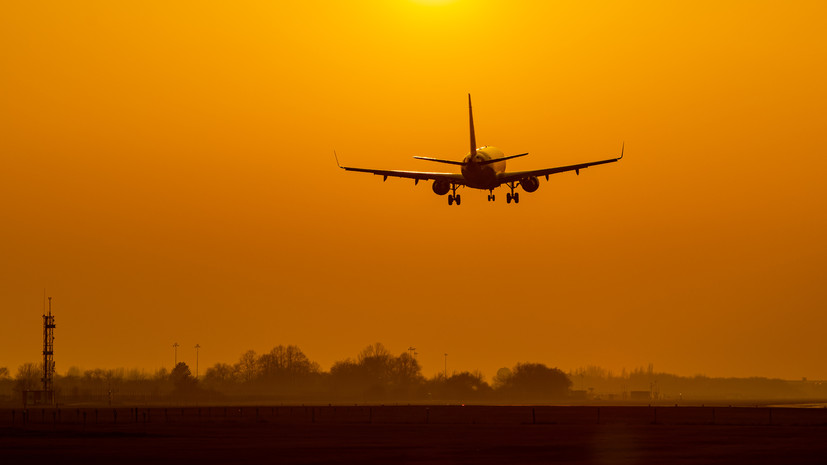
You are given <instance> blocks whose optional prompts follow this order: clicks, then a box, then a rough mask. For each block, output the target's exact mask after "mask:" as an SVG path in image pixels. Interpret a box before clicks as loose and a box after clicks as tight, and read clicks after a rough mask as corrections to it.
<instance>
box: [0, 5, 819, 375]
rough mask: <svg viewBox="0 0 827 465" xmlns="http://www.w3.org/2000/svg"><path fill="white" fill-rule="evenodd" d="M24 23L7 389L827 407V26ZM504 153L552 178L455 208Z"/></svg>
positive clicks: (149, 11)
mask: <svg viewBox="0 0 827 465" xmlns="http://www.w3.org/2000/svg"><path fill="white" fill-rule="evenodd" d="M433 3H434V2H424V1H423V2H416V1H410V0H397V1H391V0H383V1H378V0H377V1H340V2H336V1H304V2H291V4H290V5H291V6H287V2H263V1H262V2H205V1H193V2H166V1H139V2H138V1H136V2H110V1H99V2H92V1H79V2H47V3H45V4H41V3H33V2H25V1H16V0H12V1H6V2H3V3H2V5H0V44H2V46H0V315H2V325H0V366H7V367H9V369H10V371H12V373H15V372H16V368H17V366H18V365H20V364H21V363H23V362H27V361H38V360H39V358H40V355H39V354H40V350H41V349H40V345H41V343H42V340H41V320H40V313H41V308H42V307H41V299H42V292H43V289H44V287H45V288H46V289H47V292H48V294H49V295H52V296H54V299H55V300H54V309H55V313H56V322H57V330H56V341H55V350H56V355H55V360H56V362H57V369H58V372H60V373H63V372H65V370H66V369H67V368H69V367H70V366H79V367H81V368H95V367H104V368H105V367H122V366H123V367H142V368H145V369H146V370H147V371H152V370H155V369H157V368H159V367H161V366H166V367H167V368H169V367H170V365H171V364H172V357H173V352H172V347H171V346H172V343H173V342H178V343H180V344H181V345H182V349H180V351H179V359H181V360H184V361H188V362H190V363H193V362H194V358H195V353H194V349H192V348H191V347H193V346H194V345H195V344H196V343H198V344H200V345H201V346H202V349H201V358H200V361H201V369H202V371H203V370H204V368H205V367H207V366H209V365H212V364H214V363H216V362H234V361H235V360H237V358H238V356H239V355H240V354H241V353H242V352H244V351H245V350H247V349H255V350H257V351H259V352H262V351H268V350H269V349H270V348H272V347H273V346H275V345H278V344H296V345H298V346H300V347H301V348H302V349H303V350H304V351H305V353H306V354H307V355H308V356H309V357H310V358H311V359H312V360H315V361H317V362H319V363H320V364H321V366H322V367H323V368H325V369H327V368H329V367H330V365H331V363H332V362H334V361H335V360H339V359H343V358H345V357H348V356H354V355H355V354H356V353H357V352H358V351H359V350H360V349H361V348H362V347H364V346H365V345H367V344H369V343H373V342H376V341H381V342H384V343H385V344H386V345H387V346H388V347H389V348H390V349H391V350H392V351H393V352H395V353H401V352H403V351H404V350H405V349H407V348H408V347H409V346H414V347H416V348H417V352H418V353H419V360H420V362H421V363H422V365H423V367H424V372H425V374H426V375H431V374H433V373H435V372H437V371H439V370H442V366H443V353H446V352H447V353H448V354H449V358H448V363H449V370H454V369H456V370H473V369H480V370H482V371H483V373H484V374H486V375H487V377H488V379H489V380H490V377H491V376H493V374H494V373H495V371H496V369H497V368H499V367H502V366H512V365H514V363H516V362H520V361H533V362H542V363H546V364H548V365H550V366H557V367H560V368H562V369H564V370H568V369H572V368H577V367H580V366H584V365H587V364H595V365H600V366H603V367H606V368H609V369H612V370H614V371H615V372H616V373H619V372H620V370H621V369H622V368H623V367H626V368H627V369H631V368H634V367H638V366H642V365H646V364H648V363H650V362H651V363H654V365H655V369H656V370H663V371H669V372H673V373H678V374H685V375H692V374H697V373H703V374H706V375H710V376H775V377H784V378H799V377H802V376H806V377H809V378H811V379H816V378H821V379H824V378H827V365H825V364H824V362H823V357H824V354H825V353H827V338H825V337H824V331H825V327H827V311H825V310H827V286H825V283H827V267H825V264H826V263H827V241H825V237H827V183H826V182H825V180H826V179H825V174H824V173H825V168H827V153H825V147H827V135H825V134H826V133H827V132H826V131H825V128H826V127H827V124H825V123H827V116H825V115H826V113H825V108H827V95H825V94H826V93H827V92H825V86H824V83H825V82H827V72H826V69H827V33H826V32H825V29H824V27H823V19H824V18H825V13H826V11H825V10H827V7H825V3H824V2H820V1H813V2H804V1H800V2H761V1H731V2H720V1H708V2H707V1H697V2H634V4H633V5H627V4H624V2H581V1H571V2H551V1H548V2H547V1H508V2H505V1H503V2H499V1H470V0H456V1H453V2H450V1H449V2H443V3H441V4H440V3H436V4H433ZM469 92H470V93H471V94H472V96H473V99H474V108H475V115H474V116H475V121H476V130H477V142H478V143H479V144H480V145H486V144H487V145H496V146H497V147H499V148H501V149H502V150H503V151H504V152H505V153H506V154H515V153H522V152H530V153H531V155H530V156H529V157H524V158H521V159H518V160H513V161H509V162H508V167H509V168H510V169H513V170H525V169H535V168H544V167H549V166H556V165H561V164H569V163H576V162H584V161H590V160H596V159H602V158H608V157H614V156H616V155H617V153H618V152H619V150H620V145H621V142H622V141H625V142H626V158H624V159H623V161H621V162H620V163H617V164H612V165H607V166H600V167H594V168H590V169H588V170H585V171H583V172H581V175H580V176H579V177H577V176H575V175H574V174H571V173H569V174H562V175H557V176H555V177H552V179H551V182H550V183H546V182H545V180H544V179H543V180H542V182H541V186H540V189H539V190H538V191H537V192H535V193H533V194H522V196H521V197H522V199H521V200H522V201H521V203H520V204H519V205H517V206H515V205H506V203H505V202H504V201H503V200H504V197H505V192H506V191H505V190H502V189H501V190H500V191H499V195H498V201H497V203H495V204H490V203H488V202H486V200H485V195H486V193H485V192H482V191H469V190H465V191H464V192H463V202H462V206H461V207H450V208H449V207H448V205H447V201H446V199H445V197H439V196H436V195H434V194H433V193H432V192H431V189H430V185H429V184H428V183H424V184H423V183H420V185H419V186H417V187H414V186H413V183H412V182H410V181H407V180H388V181H387V182H386V183H382V180H381V178H378V177H375V176H370V175H366V174H359V173H345V172H343V171H341V170H339V169H338V168H336V166H335V163H334V160H333V155H332V151H333V149H334V148H335V149H336V150H337V152H338V153H339V154H340V158H341V159H342V161H343V162H346V163H347V164H350V165H355V166H366V167H374V168H389V169H424V170H434V169H440V168H444V167H443V166H435V165H433V164H429V163H427V162H422V161H417V160H413V159H412V158H411V157H412V156H413V155H422V156H437V157H442V158H455V159H461V157H462V156H463V155H464V154H465V153H466V151H467V145H468V141H467V137H468V136H467V132H468V131H467V109H466V93H469Z"/></svg>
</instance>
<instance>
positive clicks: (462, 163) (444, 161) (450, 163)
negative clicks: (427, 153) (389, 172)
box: [414, 157, 465, 166]
mask: <svg viewBox="0 0 827 465" xmlns="http://www.w3.org/2000/svg"><path fill="white" fill-rule="evenodd" d="M414 158H416V159H417V160H427V161H435V162H437V163H447V164H449V165H460V166H463V165H465V163H464V162H461V161H455V160H440V159H439V158H430V157H414Z"/></svg>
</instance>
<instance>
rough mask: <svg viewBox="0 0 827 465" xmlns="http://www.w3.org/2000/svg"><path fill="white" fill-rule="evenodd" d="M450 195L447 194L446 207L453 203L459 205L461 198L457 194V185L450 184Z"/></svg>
mask: <svg viewBox="0 0 827 465" xmlns="http://www.w3.org/2000/svg"><path fill="white" fill-rule="evenodd" d="M451 192H452V193H451V194H448V205H453V204H454V203H455V202H456V204H457V205H459V204H460V202H461V201H462V198H461V197H460V196H459V194H457V185H456V184H451Z"/></svg>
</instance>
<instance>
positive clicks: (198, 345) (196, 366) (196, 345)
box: [195, 344, 201, 379]
mask: <svg viewBox="0 0 827 465" xmlns="http://www.w3.org/2000/svg"><path fill="white" fill-rule="evenodd" d="M200 348H201V344H195V379H198V349H200Z"/></svg>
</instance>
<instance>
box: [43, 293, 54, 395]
mask: <svg viewBox="0 0 827 465" xmlns="http://www.w3.org/2000/svg"><path fill="white" fill-rule="evenodd" d="M44 310H45V309H44ZM54 378H55V317H54V316H52V298H51V297H49V313H48V314H47V313H46V312H45V311H44V312H43V379H42V381H43V390H44V391H46V392H52V391H53V389H54Z"/></svg>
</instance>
